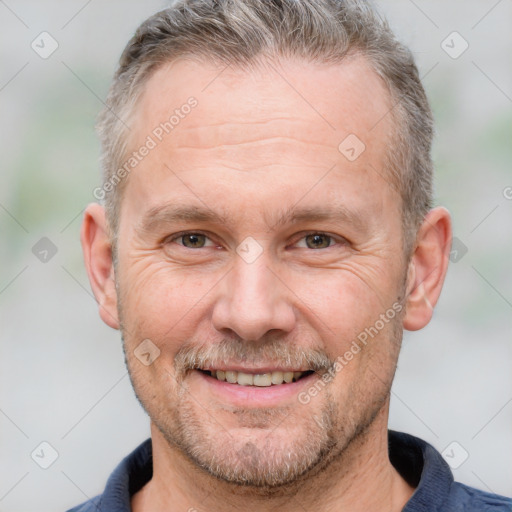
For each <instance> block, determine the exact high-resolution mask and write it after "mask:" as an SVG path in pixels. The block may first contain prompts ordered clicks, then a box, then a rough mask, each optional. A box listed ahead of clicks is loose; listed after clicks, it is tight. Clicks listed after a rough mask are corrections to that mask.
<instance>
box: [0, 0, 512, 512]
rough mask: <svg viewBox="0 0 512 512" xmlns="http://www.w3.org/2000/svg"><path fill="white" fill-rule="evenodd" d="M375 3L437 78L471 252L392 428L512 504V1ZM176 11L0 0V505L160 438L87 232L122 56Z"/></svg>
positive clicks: (21, 504) (419, 347)
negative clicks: (108, 311) (106, 319)
mask: <svg viewBox="0 0 512 512" xmlns="http://www.w3.org/2000/svg"><path fill="white" fill-rule="evenodd" d="M377 4H378V6H379V8H380V10H381V11H382V12H383V13H384V14H385V15H386V16H387V17H388V19H389V20H390V23H391V25H392V27H393V28H394V29H395V31H396V32H397V33H398V35H399V37H400V39H401V40H402V41H404V42H405V43H406V44H408V45H409V46H410V47H411V48H412V50H413V51H414V53H415V56H416V58H417V61H418V65H419V68H420V70H421V74H422V76H423V77H424V84H425V87H426V89H427V92H428V94H429V97H430V98H431V101H432V104H433V108H434V111H435V116H436V120H437V138H436V143H435V147H434V157H435V162H436V168H437V191H436V198H437V203H438V204H443V205H445V206H447V207H448V209H449V210H450V211H451V213H452V215H453V220H454V233H455V236H456V237H457V239H458V240H457V242H456V243H457V247H458V249H459V252H458V254H457V256H456V257H454V260H455V261H454V262H453V263H452V264H451V267H450V270H449V273H448V277H447V281H446V284H445V289H444V293H443V295H442V298H441V300H440V302H439V304H438V307H437V309H436V312H435V315H434V319H433V320H432V322H431V324H430V325H429V326H428V327H427V328H425V329H424V330H423V331H420V332H415V333H406V334H405V340H404V346H403V351H402V354H401V358H400V361H399V369H398V372H397V377H396V381H395V384H394V387H393V398H392V406H391V419H390V426H391V427H392V428H394V429H397V430H401V431H405V432H410V433H413V434H415V435H418V436H420V437H422V438H424V439H425V440H427V441H429V442H431V443H432V444H433V445H434V446H435V447H437V448H438V449H439V450H440V451H443V450H445V449H446V448H447V447H448V450H447V452H446V453H447V457H448V458H449V459H450V461H451V463H452V464H453V465H458V464H459V463H460V462H461V461H462V460H463V459H464V457H466V454H467V459H466V460H464V461H463V462H462V464H461V465H460V466H459V467H458V469H455V470H454V473H455V477H456V479H458V480H459V481H462V482H464V483H467V484H470V485H473V486H476V487H478V488H480V489H484V490H489V491H494V492H497V493H501V494H506V495H512V466H511V464H510V460H512V432H511V426H512V376H511V371H510V370H511V362H512V348H511V343H510V341H511V331H512V315H511V308H512V278H511V273H510V262H511V261H512V243H511V234H512V230H511V228H512V221H511V219H512V200H510V198H511V197H512V188H507V187H512V173H511V162H512V72H511V64H510V63H511V60H510V56H511V55H512V30H511V25H510V22H511V20H512V1H511V0H501V1H496V0H479V1H475V0H472V1H468V0H457V1H451V2H446V1H424V0H415V1H413V0H400V1H396V0H395V1H393V2H391V1H380V2H377ZM165 5H166V3H165V2H163V1H156V0H151V1H145V2H137V1H134V0H131V1H126V0H124V1H122V2H121V1H118V0H116V1H114V0H112V1H108V2H105V1H104V2H100V1H99V0H90V1H88V2H86V1H84V0H73V1H67V2H56V1H49V0H40V1H37V2H36V1H32V2H31V1H26V0H20V1H16V0H5V1H3V0H0V38H1V45H0V112H1V115H0V124H1V128H2V131H1V133H2V137H1V140H0V144H1V146H0V148H1V153H0V162H1V173H0V179H1V180H2V181H1V183H0V233H1V244H0V258H1V259H0V261H1V265H0V321H1V329H0V337H1V356H0V379H1V385H0V436H1V437H0V442H1V460H0V511H9V512H19V511H23V512H32V511H33V512H36V511H37V512H46V511H48V512H49V511H56V510H66V509H67V508H68V507H70V506H72V505H74V504H77V503H79V502H81V501H83V500H85V499H87V498H88V497H90V496H93V495H95V494H97V493H99V492H101V490H102V489H103V486H104V484H105V481H106V479H107V477H108V475H109V474H110V472H111V471H112V469H113V468H114V467H115V465H116V464H117V463H118V462H119V460H120V459H121V458H122V457H123V456H125V455H126V454H128V453H129V452H130V451H131V450H132V449H133V448H134V447H135V446H136V445H137V444H138V443H140V442H141V441H142V440H144V439H145V438H146V437H148V435H149V426H148V423H149V422H148V419H147V417H146V416H145V414H144V412H143V411H142V409H141V408H140V406H139V405H138V403H137V401H136V399H135V397H134V395H133V392H132V390H131V387H130V383H129V379H128V376H127V374H126V369H125V367H124V363H123V357H122V350H121V344H120V337H119V333H118V332H117V331H113V330H111V329H110V328H108V327H107V326H105V325H104V324H103V323H102V322H101V320H100V318H99V316H98V313H97V307H96V303H95V301H94V299H93V297H92V295H91V291H90V287H89V283H88V280H87V276H86V273H85V270H84V267H83V263H82V255H81V249H80V244H79V227H80V220H81V217H82V212H83V209H84V207H85V205H86V204H87V203H89V202H91V201H93V200H94V198H93V196H92V191H93V189H94V188H95V187H96V186H98V185H99V165H98V153H99V147H98V142H97V139H96V136H95V134H94V131H93V126H94V121H95V116H96V115H97V112H98V110H99V109H100V108H101V106H102V104H101V103H102V100H103V99H104V98H105V96H106V92H107V88H108V84H109V81H110V78H111V76H112V74H113V72H114V69H115V65H116V61H117V59H118V57H119V55H120V52H121V50H122V48H123V47H124V45H125V43H126V42H127V40H128V38H129V37H130V36H131V35H132V33H133V31H134V30H135V28H136V27H137V26H138V24H139V23H140V22H141V21H142V20H143V19H145V18H146V17H147V16H148V15H150V14H152V13H153V12H155V11H157V10H158V9H160V8H163V7H165ZM42 31H48V32H49V33H50V34H51V35H52V37H53V38H55V40H57V41H58V44H59V47H58V49H57V50H56V51H55V53H53V54H52V55H51V56H50V57H49V58H47V59H42V58H41V57H40V56H39V55H38V54H36V53H35V51H33V50H32V48H31V42H32V41H33V40H34V39H35V38H36V37H37V36H38V35H39V34H40V33H41V32H42ZM453 31H457V32H458V33H459V34H460V35H461V36H462V37H463V38H464V40H465V41H467V43H468V44H469V48H468V49H467V50H466V51H465V52H464V53H463V54H462V55H460V56H459V57H458V58H452V57H453V55H452V57H450V56H449V55H448V54H447V53H446V52H445V51H444V50H443V48H442V46H441V45H442V41H444V40H446V41H447V43H445V45H446V44H448V45H449V46H452V47H453V48H452V49H451V52H452V54H453V52H458V51H460V49H461V48H462V45H463V44H464V43H463V41H462V40H461V39H460V38H458V36H451V37H450V38H448V39H446V38H447V36H449V34H451V33H452V32H453ZM454 37H455V38H454ZM42 237H48V238H49V239H50V240H51V242H52V243H53V244H54V245H55V247H56V249H57V253H56V254H55V255H53V256H52V257H50V256H51V255H52V253H51V252H49V253H48V255H47V260H48V261H46V262H44V261H40V259H38V258H37V257H36V255H35V254H34V253H33V251H32V248H33V247H34V245H35V244H36V243H37V242H38V241H39V240H40V239H41V238H42ZM41 243H44V242H41ZM36 247H39V246H36ZM461 249H462V250H461ZM39 250H41V248H39ZM466 250H467V252H465V251H466ZM35 252H36V253H37V251H35ZM464 252H465V253H464ZM40 256H41V254H40ZM43 441H46V442H48V443H49V444H50V445H51V446H52V447H53V448H54V449H55V450H56V451H57V452H58V458H57V459H56V461H55V462H54V463H53V464H52V465H51V466H50V467H49V468H48V469H46V470H45V469H42V468H41V467H39V465H38V464H36V462H34V460H33V459H32V458H31V453H33V452H34V450H35V452H34V453H35V454H39V455H40V457H39V458H37V456H34V458H35V459H36V460H38V461H39V462H40V463H44V462H47V463H48V462H49V461H50V459H49V457H51V451H50V450H49V449H48V448H44V446H43V452H44V456H42V455H41V454H42V452H41V447H40V443H41V442H43ZM454 441H455V442H456V443H457V444H451V443H453V442H454ZM45 450H46V451H45Z"/></svg>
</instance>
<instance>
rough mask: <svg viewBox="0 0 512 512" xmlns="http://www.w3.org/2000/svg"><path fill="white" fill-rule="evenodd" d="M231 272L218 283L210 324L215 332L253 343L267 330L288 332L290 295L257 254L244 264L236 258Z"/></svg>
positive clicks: (290, 326) (291, 314) (292, 319)
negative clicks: (252, 260)
mask: <svg viewBox="0 0 512 512" xmlns="http://www.w3.org/2000/svg"><path fill="white" fill-rule="evenodd" d="M235 258H236V259H235V263H234V266H233V268H232V269H231V271H230V272H229V273H228V274H227V275H226V276H225V278H224V279H223V280H222V281H221V282H220V283H219V285H220V289H219V296H218V297H217V300H216V302H215V305H214V308H213V313H212V322H213V326H214V327H215V329H217V330H218V331H219V332H224V333H226V331H231V332H234V333H236V334H237V335H238V336H240V338H242V339H244V340H247V341H257V340H260V339H261V338H263V336H264V335H265V334H266V333H268V332H269V331H273V330H276V331H283V332H286V333H288V332H290V331H291V330H292V329H293V328H294V326H295V322H296V316H295V311H294V308H293V304H292V302H291V297H292V296H293V293H292V292H291V291H290V289H289V288H288V287H287V286H286V284H285V281H284V279H282V278H280V277H278V275H277V273H276V272H275V271H273V270H271V269H270V267H269V266H268V260H267V258H265V257H264V255H261V256H260V257H259V258H258V259H257V260H256V261H255V262H252V263H247V262H245V261H244V260H243V259H242V258H240V257H238V256H236V257H235Z"/></svg>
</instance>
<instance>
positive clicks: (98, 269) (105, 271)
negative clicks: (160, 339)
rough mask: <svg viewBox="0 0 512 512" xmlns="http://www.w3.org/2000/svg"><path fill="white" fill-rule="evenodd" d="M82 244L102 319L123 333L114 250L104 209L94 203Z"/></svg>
mask: <svg viewBox="0 0 512 512" xmlns="http://www.w3.org/2000/svg"><path fill="white" fill-rule="evenodd" d="M80 241H81V242H82V251H83V255H84V261H85V268H86V269H87V274H88V275H89V282H90V283H91V288H92V291H93V293H94V296H95V297H96V301H97V302H98V305H99V313H100V317H101V319H102V320H103V321H104V322H105V323H106V324H107V325H109V326H110V327H112V328H113V329H119V319H118V314H117V293H116V287H115V275H114V266H113V263H112V246H111V243H110V238H109V236H108V229H107V222H106V218H105V209H104V208H103V206H101V205H99V204H97V203H92V204H90V205H89V206H87V208H86V209H85V214H84V218H83V221H82V229H81V232H80Z"/></svg>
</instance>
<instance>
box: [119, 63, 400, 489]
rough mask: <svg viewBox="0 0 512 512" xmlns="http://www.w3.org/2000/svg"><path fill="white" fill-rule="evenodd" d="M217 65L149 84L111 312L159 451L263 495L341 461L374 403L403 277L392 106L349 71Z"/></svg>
mask: <svg viewBox="0 0 512 512" xmlns="http://www.w3.org/2000/svg"><path fill="white" fill-rule="evenodd" d="M222 69H223V68H218V67H214V66H213V65H210V64H204V63H203V64H200V63H198V62H192V61H186V60H180V61H177V62H174V63H173V64H172V65H167V66H165V67H163V68H160V69H159V70H158V71H157V72H156V73H155V74H154V75H153V76H152V77H151V78H150V80H149V81H148V83H147V85H146V88H145V92H144V94H143V96H142V98H141V101H140V103H139V105H138V109H137V112H136V115H135V117H134V119H133V120H132V121H131V126H132V132H131V146H132V150H136V149H137V148H139V147H140V146H142V145H143V144H144V143H145V141H147V140H148V139H147V137H148V136H151V138H152V139H154V140H155V141H156V142H157V143H156V146H155V147H154V148H152V149H151V151H149V152H148V154H147V156H145V157H144V158H143V159H141V161H140V162H139V163H138V164H137V167H136V169H134V170H133V171H131V174H130V176H129V179H128V181H127V183H126V188H125V190H124V195H123V199H122V206H121V214H120V223H119V237H118V240H119V242H118V262H117V267H116V286H117V294H118V312H119V318H120V321H121V329H122V334H123V340H124V348H125V353H126V360H127V365H128V368H129V371H130V375H131V379H132V383H133V386H134V388H135V391H136V393H137V396H138V398H139V400H140V401H141V403H142V404H143V406H144V408H145V409H146V411H147V412H148V414H149V416H150V417H151V420H152V422H153V424H154V425H156V427H158V431H159V432H160V434H161V435H162V436H163V438H165V439H166V441H167V443H168V446H169V449H170V450H173V451H176V452H179V453H180V454H182V455H184V456H185V457H186V459H187V460H189V461H192V462H193V463H194V464H195V465H197V466H198V467H201V468H203V469H204V470H206V471H208V472H209V473H210V474H212V475H214V476H216V477H217V478H220V479H222V480H224V481H229V482H236V483H245V484H249V485H252V486H260V487H262V486H279V485H283V484H287V483H291V482H293V481H295V480H297V479H298V478H300V477H301V475H302V476H304V475H305V474H311V472H313V471H315V470H318V469H319V468H321V467H325V466H326V465H327V464H328V463H329V462H332V461H333V460H334V459H335V458H336V457H339V456H341V455H342V454H343V452H344V450H346V448H347V447H348V446H349V445H350V444H351V443H352V442H353V441H354V439H356V438H357V436H358V435H359V434H360V433H361V432H362V431H364V430H365V429H367V428H368V427H369V426H370V425H371V424H372V422H373V421H374V419H375V418H376V417H377V415H378V414H379V412H381V411H382V410H383V409H384V408H385V407H386V404H387V399H388V395H389V389H390V386H391V381H392V378H393V375H394V370H395V367H396V360H397V357H398V351H399V345H400V340H401V332H402V331H401V319H400V316H401V315H400V314H399V312H400V310H401V306H400V304H399V303H400V301H402V300H403V294H404V284H405V283H404V281H405V267H406V266H405V262H404V261H402V259H401V254H402V250H401V248H402V232H401V218H400V199H399V196H398V195H397V193H396V192H395V190H394V189H393V187H390V186H389V183H388V182H387V181H386V179H385V170H384V169H383V162H384V161H385V154H386V149H387V145H388V144H389V133H390V132H391V120H390V119H389V117H390V116H385V114H386V112H388V111H389V109H390V100H389V98H388V95H387V93H386V91H385V89H384V87H383V85H382V84H381V82H380V81H379V79H378V78H377V76H376V75H375V74H374V73H373V72H372V71H371V70H370V68H369V66H368V65H367V64H366V62H365V61H364V60H363V59H362V58H351V59H348V60H346V61H345V62H343V63H342V64H339V65H328V66H327V65H325V66H321V65H317V64H315V65H313V64H306V63H303V62H299V61H292V60H286V61H282V63H281V64H280V65H279V66H277V65H276V64H274V65H272V66H270V65H266V66H265V67H260V68H258V69H253V70H250V71H241V70H237V69H234V68H228V69H225V70H224V71H222ZM221 71H222V72H221ZM190 97H194V98H195V100H196V101H197V104H196V105H195V106H194V107H193V108H191V109H188V108H184V109H181V110H180V108H181V106H183V105H185V104H187V100H188V99H189V98H190ZM176 109H178V110H179V112H180V115H179V116H178V117H179V122H177V123H176V124H175V125H174V126H173V129H172V131H170V132H169V133H168V134H166V133H165V131H164V132H163V136H162V137H161V138H162V140H161V141H159V140H158V137H156V136H155V135H154V134H155V129H156V128H157V127H159V126H160V123H163V122H165V121H166V120H169V117H170V115H172V113H173V112H174V111H175V110H176ZM185 112H188V113H185ZM379 120H381V121H380V122H378V121H379ZM160 131H161V130H160ZM156 133H160V132H159V131H158V130H157V131H156ZM152 134H153V135H152ZM347 137H349V138H348V139H347ZM356 137H357V138H356ZM361 141H362V143H364V145H365V148H364V151H362V152H361V149H363V146H362V145H361ZM340 144H341V146H340ZM340 148H341V150H340ZM351 148H352V149H351ZM359 153H360V154H359ZM354 157H356V158H354ZM365 335H366V336H365ZM143 340H150V342H148V341H145V342H144V343H145V345H140V344H141V342H143ZM363 340H364V342H363ZM141 347H142V348H141ZM148 347H150V350H149V352H148V350H147V348H148ZM155 347H157V349H158V350H156V349H155ZM141 351H142V352H143V353H151V354H153V356H143V357H146V360H145V361H143V362H141V360H139V357H140V353H141ZM152 351H154V352H152ZM158 351H159V352H158ZM349 353H351V354H352V357H351V356H350V354H349ZM137 354H139V357H137ZM155 356H158V357H156V358H155V359H154V361H153V362H152V363H151V364H148V362H150V361H151V360H152V359H153V358H154V357H155ZM143 357H141V359H143ZM144 362H145V363H146V364H144ZM335 363H337V364H335ZM290 380H291V382H290Z"/></svg>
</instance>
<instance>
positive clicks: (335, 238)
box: [163, 231, 349, 251]
mask: <svg viewBox="0 0 512 512" xmlns="http://www.w3.org/2000/svg"><path fill="white" fill-rule="evenodd" d="M186 235H203V236H205V237H206V238H208V240H210V241H211V242H213V240H211V238H210V237H209V236H208V234H207V233H204V232H202V231H182V232H180V233H177V234H176V235H172V237H171V238H167V239H165V240H164V241H163V243H164V244H166V243H169V242H174V241H175V240H179V239H180V238H183V237H184V236H186ZM311 235H321V236H325V237H328V238H331V239H332V240H333V241H334V242H337V243H341V244H343V245H348V244H349V241H348V240H347V239H345V238H343V237H340V236H335V235H331V234H329V233H325V232H323V231H309V232H307V233H304V234H303V235H302V236H301V237H300V238H297V239H296V240H295V242H294V244H296V243H297V242H298V241H300V240H302V239H304V238H306V237H308V236H311ZM178 245H180V246H181V247H184V248H185V249H192V248H191V247H186V246H185V245H182V244H178ZM332 246H333V245H329V246H328V247H323V248H322V249H324V250H325V249H330V248H331V247H332ZM198 249H206V247H199V248H198ZM192 250H197V249H192ZM310 250H311V251H313V250H314V249H310ZM317 250H321V249H317Z"/></svg>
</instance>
